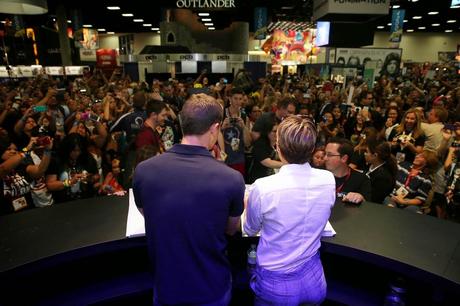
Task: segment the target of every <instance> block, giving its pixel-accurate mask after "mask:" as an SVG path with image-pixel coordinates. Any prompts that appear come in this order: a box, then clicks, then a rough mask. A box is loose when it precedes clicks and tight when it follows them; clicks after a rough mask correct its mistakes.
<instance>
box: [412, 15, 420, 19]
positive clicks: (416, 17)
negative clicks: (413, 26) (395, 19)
mask: <svg viewBox="0 0 460 306" xmlns="http://www.w3.org/2000/svg"><path fill="white" fill-rule="evenodd" d="M412 19H422V16H414V17H412Z"/></svg>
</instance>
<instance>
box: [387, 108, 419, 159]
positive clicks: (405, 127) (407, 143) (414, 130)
mask: <svg viewBox="0 0 460 306" xmlns="http://www.w3.org/2000/svg"><path fill="white" fill-rule="evenodd" d="M421 121H422V120H421V118H420V112H419V111H418V110H416V109H415V108H411V109H409V110H407V111H406V112H405V113H404V116H403V119H402V120H401V123H400V124H399V126H398V127H396V128H394V129H393V131H391V133H390V136H389V137H388V139H390V141H391V142H390V144H391V153H393V154H394V155H395V156H396V159H397V160H398V162H401V161H407V162H409V163H412V162H413V161H414V159H415V156H416V155H417V154H419V153H421V152H422V151H423V145H424V144H425V135H424V133H423V130H422V128H421Z"/></svg>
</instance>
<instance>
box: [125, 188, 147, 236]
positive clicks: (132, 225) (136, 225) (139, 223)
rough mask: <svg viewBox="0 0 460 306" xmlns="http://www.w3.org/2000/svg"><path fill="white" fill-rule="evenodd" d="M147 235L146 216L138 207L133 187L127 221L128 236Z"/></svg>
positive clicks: (130, 190) (130, 192) (130, 193)
mask: <svg viewBox="0 0 460 306" xmlns="http://www.w3.org/2000/svg"><path fill="white" fill-rule="evenodd" d="M139 236H145V221H144V216H143V215H142V214H141V213H140V211H139V209H137V206H136V201H135V200H134V193H133V189H132V188H131V189H129V208H128V220H127V222H126V237H128V238H129V237H139Z"/></svg>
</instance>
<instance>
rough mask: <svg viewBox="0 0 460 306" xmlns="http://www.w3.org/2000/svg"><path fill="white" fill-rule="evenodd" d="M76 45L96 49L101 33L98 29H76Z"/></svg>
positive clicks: (86, 48) (81, 47)
mask: <svg viewBox="0 0 460 306" xmlns="http://www.w3.org/2000/svg"><path fill="white" fill-rule="evenodd" d="M74 37H75V47H77V48H80V49H85V50H95V49H98V48H99V34H98V33H97V30H93V29H81V30H78V31H75V34H74Z"/></svg>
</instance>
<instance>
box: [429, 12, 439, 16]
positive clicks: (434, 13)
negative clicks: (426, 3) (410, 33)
mask: <svg viewBox="0 0 460 306" xmlns="http://www.w3.org/2000/svg"><path fill="white" fill-rule="evenodd" d="M438 14H439V12H428V15H438Z"/></svg>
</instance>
